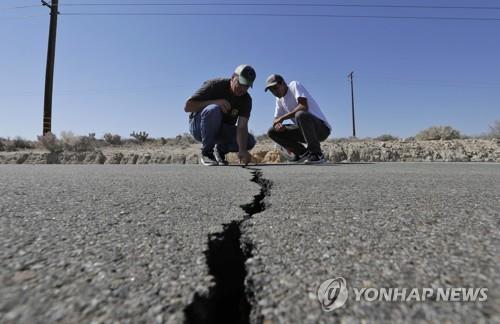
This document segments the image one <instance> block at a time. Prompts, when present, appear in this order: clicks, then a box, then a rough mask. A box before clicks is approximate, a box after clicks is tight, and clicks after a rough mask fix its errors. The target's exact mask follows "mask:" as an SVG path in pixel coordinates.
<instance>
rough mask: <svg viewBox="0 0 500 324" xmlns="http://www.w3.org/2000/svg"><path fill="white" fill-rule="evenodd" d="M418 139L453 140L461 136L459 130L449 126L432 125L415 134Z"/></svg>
mask: <svg viewBox="0 0 500 324" xmlns="http://www.w3.org/2000/svg"><path fill="white" fill-rule="evenodd" d="M415 138H416V139H417V140H419V141H433V140H453V139H459V138H461V136H460V132H459V131H458V130H456V129H453V128H452V127H450V126H432V127H429V128H427V129H424V130H423V131H421V132H419V133H418V134H417V135H415Z"/></svg>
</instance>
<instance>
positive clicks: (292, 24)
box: [0, 0, 500, 139]
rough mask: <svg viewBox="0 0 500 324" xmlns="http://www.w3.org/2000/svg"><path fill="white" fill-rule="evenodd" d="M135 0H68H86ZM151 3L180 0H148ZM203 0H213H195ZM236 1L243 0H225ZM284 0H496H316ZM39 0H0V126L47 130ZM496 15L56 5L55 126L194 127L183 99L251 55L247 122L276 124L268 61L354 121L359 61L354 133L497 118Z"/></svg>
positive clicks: (347, 123)
mask: <svg viewBox="0 0 500 324" xmlns="http://www.w3.org/2000/svg"><path fill="white" fill-rule="evenodd" d="M104 2H105V3H139V1H131V0H107V1H97V0H96V1H89V0H71V1H70V0H60V3H61V5H63V4H76V3H104ZM143 2H148V3H169V2H170V3H172V2H173V1H163V0H152V1H143ZM198 2H203V1H198ZM221 2H226V3H227V2H230V3H236V2H238V1H229V0H226V1H221ZM246 2H247V3H248V2H251V3H269V2H265V1H261V2H258V1H246ZM274 2H275V3H280V2H283V3H317V4H321V3H330V4H333V3H338V4H339V3H349V4H405V5H408V4H416V5H443V6H450V5H451V6H462V5H463V6H499V7H500V3H499V2H498V1H496V0H480V1H472V0H469V1H465V0H454V1H451V0H441V1H425V0H415V1H402V0H401V1H395V0H393V1H382V0H380V1H374V0H370V1H368V0H359V1H348V0H344V1H333V0H330V1H325V0H323V1H321V0H318V1H314V2H307V1H305V0H303V1H298V0H289V1H283V0H276V1H274ZM38 3H39V2H38V1H36V0H0V39H1V40H2V45H1V51H0V71H2V72H1V73H0V113H1V116H2V117H1V118H0V136H1V137H14V136H22V137H25V138H31V139H33V138H36V135H39V134H40V133H41V131H42V129H41V127H42V115H43V93H44V79H45V63H46V51H47V36H48V24H49V16H48V15H47V16H42V17H29V18H18V17H21V16H31V15H39V14H45V13H47V12H48V9H47V8H43V7H36V8H25V9H8V8H10V7H13V6H22V5H32V4H34V5H36V4H38ZM60 11H61V12H62V13H69V12H177V13H187V12H199V13H235V12H247V13H249V12H253V13H321V14H325V13H331V14H341V15H395V16H398V15H399V16H445V17H452V16H456V17H458V16H460V17H497V18H500V10H490V11H479V10H451V9H446V10H438V9H390V10H389V9H387V8H385V9H379V8H377V9H368V8H305V7H298V8H297V7H289V6H266V7H243V6H238V7H230V6H224V7H215V6H209V7H207V6H197V7H196V6H193V7H144V8H141V7H104V6H100V7H97V8H94V7H70V6H67V7H65V6H61V9H60ZM499 32H500V21H434V20H393V19H361V18H350V19H345V18H337V19H332V18H321V17H253V16H251V17H250V16H64V15H61V16H59V28H58V39H57V54H56V67H55V81H54V104H53V106H54V107H53V132H54V133H56V134H59V133H60V132H61V131H64V130H71V131H73V132H74V133H76V134H82V135H83V134H87V133H90V132H94V133H96V134H97V135H98V136H102V135H103V134H104V133H106V132H111V133H117V134H120V135H122V136H126V137H127V136H128V135H129V134H130V133H131V132H132V131H143V130H144V131H147V132H149V133H150V135H151V136H153V137H161V136H164V137H171V136H175V135H177V134H180V133H184V132H187V131H188V122H187V114H186V113H184V111H183V105H184V102H185V100H186V98H187V97H189V96H190V95H191V94H192V93H193V92H194V91H195V90H196V89H197V88H198V87H199V86H200V85H201V84H202V83H203V81H204V80H207V79H210V78H214V77H221V76H223V77H224V76H227V77H229V76H230V75H231V73H232V71H233V70H234V68H235V67H236V66H237V65H239V64H242V63H246V64H251V65H253V66H254V67H255V69H256V71H257V80H256V82H255V86H254V88H253V89H252V90H251V91H250V93H251V95H252V97H253V104H254V106H253V110H252V117H251V119H250V129H251V130H252V131H253V132H254V133H256V134H261V133H264V132H265V131H266V130H267V128H268V127H269V126H270V122H271V121H272V115H273V111H274V99H273V98H272V96H271V95H270V94H269V93H265V92H264V91H263V87H264V81H265V79H266V77H267V76H268V75H269V74H271V73H280V74H282V75H283V76H284V77H285V79H287V80H288V81H291V80H298V81H300V82H302V83H303V84H304V85H305V87H306V88H307V89H308V90H309V92H310V93H311V94H312V95H313V96H314V97H315V99H316V101H317V102H318V103H319V105H320V106H321V108H322V110H323V111H324V113H325V115H326V116H327V117H328V118H329V121H330V122H331V124H332V125H333V127H334V130H333V136H334V137H347V136H350V135H351V133H352V130H351V106H350V88H349V82H348V79H347V74H348V73H349V72H350V71H355V96H356V119H357V135H358V137H368V136H371V137H374V136H378V135H381V134H387V133H389V134H393V135H396V136H402V137H407V136H411V135H414V134H416V133H417V132H418V131H420V130H422V129H424V128H427V127H429V126H433V125H450V126H453V127H455V128H457V129H459V130H460V131H462V132H463V133H465V134H468V135H477V134H481V133H484V132H486V131H487V130H488V125H491V124H492V123H493V122H494V121H495V120H498V119H500V91H499V90H500V41H499V36H498V35H499Z"/></svg>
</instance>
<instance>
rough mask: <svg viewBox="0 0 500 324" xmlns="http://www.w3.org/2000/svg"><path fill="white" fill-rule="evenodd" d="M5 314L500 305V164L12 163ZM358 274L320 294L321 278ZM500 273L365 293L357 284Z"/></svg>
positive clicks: (347, 318) (1, 309)
mask: <svg viewBox="0 0 500 324" xmlns="http://www.w3.org/2000/svg"><path fill="white" fill-rule="evenodd" d="M0 183H2V186H1V187H0V260H1V264H0V322H1V323H47V322H70V323H77V322H78V323H81V322H86V323H112V322H117V321H118V322H120V323H138V322H144V323H183V322H187V323H196V322H203V321H204V322H221V321H224V320H225V321H231V322H237V321H240V322H243V323H244V322H250V323H260V322H265V323H338V322H345V323H350V322H359V321H362V320H365V321H368V322H379V321H386V322H387V321H397V322H403V321H404V322H418V321H427V322H442V321H445V320H449V321H450V322H481V321H483V322H495V321H497V322H498V321H500V294H499V292H498V291H499V288H500V253H499V251H498V247H499V246H500V230H499V228H500V194H499V193H500V165H498V164H461V163H460V164H449V163H435V164H428V163H385V164H384V163H382V164H336V165H327V166H256V167H252V169H244V168H241V167H212V168H207V167H201V166H180V165H179V166H174V165H161V166H158V165H156V166H155V165H146V166H85V165H79V166H70V165H59V166H55V165H49V166H39V165H37V166H0ZM338 277H342V278H344V279H345V281H346V283H347V286H348V291H349V298H348V299H347V302H346V303H345V305H343V306H342V307H340V308H338V309H335V310H333V311H331V312H325V311H323V310H322V306H321V304H320V302H319V301H318V297H317V289H318V287H319V286H320V284H321V283H322V282H324V281H325V280H328V279H334V278H338ZM383 287H387V288H389V287H395V288H398V287H399V288H403V287H406V288H408V289H411V288H419V289H422V288H426V287H429V288H433V289H437V288H439V287H441V288H447V287H450V288H453V287H472V288H488V291H487V300H486V301H482V302H479V301H476V302H443V301H436V300H432V298H430V299H429V300H427V301H425V302H416V301H412V302H404V301H395V302H387V301H372V302H370V301H367V300H361V301H356V300H355V294H354V293H353V288H357V289H361V288H367V289H368V288H376V289H378V288H383Z"/></svg>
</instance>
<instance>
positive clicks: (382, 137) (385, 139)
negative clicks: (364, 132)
mask: <svg viewBox="0 0 500 324" xmlns="http://www.w3.org/2000/svg"><path fill="white" fill-rule="evenodd" d="M375 140H376V141H381V142H394V141H399V137H396V136H393V135H390V134H382V135H380V136H378V137H375Z"/></svg>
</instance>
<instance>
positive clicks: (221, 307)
mask: <svg viewBox="0 0 500 324" xmlns="http://www.w3.org/2000/svg"><path fill="white" fill-rule="evenodd" d="M243 168H245V169H248V170H251V171H252V174H253V177H252V179H251V181H252V182H255V183H257V184H258V185H259V186H260V187H261V189H260V192H259V193H258V194H257V195H255V196H254V199H253V201H252V202H251V203H249V204H244V205H241V206H240V207H241V209H243V210H244V211H245V213H246V215H245V216H244V218H243V220H238V221H232V222H231V223H229V224H223V228H224V229H223V231H222V232H219V233H213V234H210V235H209V236H208V250H207V251H205V252H204V253H205V257H206V260H207V265H208V268H209V272H210V274H211V275H212V276H213V277H214V279H215V285H214V286H212V287H211V288H210V290H209V292H208V295H207V296H201V295H200V294H198V293H196V294H195V295H194V298H193V301H192V302H191V304H189V305H188V306H187V307H186V308H185V309H184V315H185V318H186V323H188V324H191V323H234V324H239V323H241V324H246V323H250V312H251V308H252V307H251V304H250V302H249V300H248V297H249V296H250V297H251V296H252V295H253V293H252V291H251V288H248V289H246V286H245V278H246V275H247V271H246V268H245V262H246V260H248V259H249V258H251V257H252V250H253V246H252V244H251V243H249V242H245V243H242V241H241V226H242V224H243V223H244V222H245V221H247V220H249V219H250V218H252V217H253V215H255V214H257V213H260V212H262V211H264V210H265V209H266V208H267V207H268V205H266V202H265V201H264V200H265V198H266V197H267V196H269V195H270V194H271V188H272V185H273V183H272V181H270V180H268V179H264V178H263V174H262V171H261V170H260V169H258V168H250V167H243Z"/></svg>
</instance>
